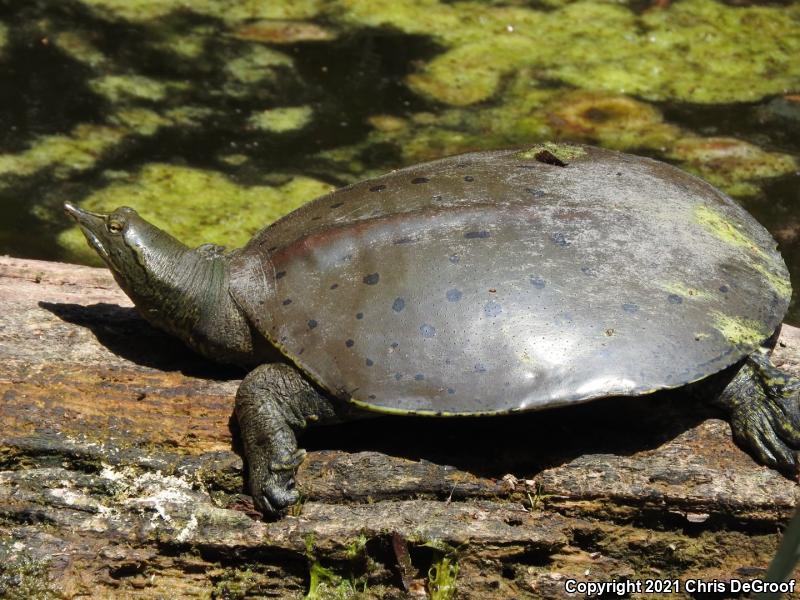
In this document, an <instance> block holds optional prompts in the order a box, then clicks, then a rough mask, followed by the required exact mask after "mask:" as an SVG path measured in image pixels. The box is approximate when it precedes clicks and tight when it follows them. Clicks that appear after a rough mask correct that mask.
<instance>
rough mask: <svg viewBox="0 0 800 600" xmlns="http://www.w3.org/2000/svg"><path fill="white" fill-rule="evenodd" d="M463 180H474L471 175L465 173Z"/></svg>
mask: <svg viewBox="0 0 800 600" xmlns="http://www.w3.org/2000/svg"><path fill="white" fill-rule="evenodd" d="M464 181H475V178H474V177H473V176H472V175H466V176H465V177H464Z"/></svg>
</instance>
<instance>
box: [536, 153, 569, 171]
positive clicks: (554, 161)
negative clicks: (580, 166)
mask: <svg viewBox="0 0 800 600" xmlns="http://www.w3.org/2000/svg"><path fill="white" fill-rule="evenodd" d="M533 157H534V158H535V159H536V160H538V161H539V162H540V163H544V164H546V165H553V166H555V167H566V166H567V163H565V162H564V161H563V160H561V159H560V158H558V157H557V156H556V155H555V154H553V153H552V152H550V151H549V150H541V151H539V152H537V153H536V154H535V155H534V156H533Z"/></svg>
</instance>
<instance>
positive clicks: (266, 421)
mask: <svg viewBox="0 0 800 600" xmlns="http://www.w3.org/2000/svg"><path fill="white" fill-rule="evenodd" d="M236 417H237V419H238V420H239V428H240V430H241V433H242V441H243V443H244V455H245V460H246V462H247V468H248V479H249V491H250V494H251V495H252V496H253V501H254V503H255V505H256V507H257V508H258V509H259V510H260V511H261V512H262V513H264V514H265V515H267V516H275V515H278V514H279V513H280V512H281V510H283V509H284V508H286V507H288V506H291V505H292V504H294V503H295V502H297V500H298V499H299V497H300V495H299V493H298V492H297V490H296V489H295V487H294V474H295V471H296V470H297V467H299V466H300V463H302V462H303V458H304V457H305V454H306V453H305V450H302V449H300V448H298V447H297V437H296V435H297V434H298V433H299V432H300V431H302V430H303V429H305V427H306V426H307V425H308V424H309V423H311V422H314V423H316V422H321V421H328V422H331V421H335V420H337V418H336V411H335V410H334V406H333V403H331V401H330V400H328V399H326V398H325V397H324V396H322V395H321V394H320V393H319V392H318V391H317V390H316V389H314V387H313V386H312V385H311V384H310V383H309V382H308V381H306V379H305V378H304V377H303V376H302V375H301V374H300V373H299V372H298V371H297V370H296V369H294V368H293V367H291V366H289V365H284V364H266V365H261V366H259V367H256V368H255V369H253V371H251V372H250V373H249V374H248V375H247V377H245V378H244V381H242V383H241V385H240V386H239V390H238V391H237V392H236Z"/></svg>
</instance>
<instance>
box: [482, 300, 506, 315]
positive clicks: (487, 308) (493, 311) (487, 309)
mask: <svg viewBox="0 0 800 600" xmlns="http://www.w3.org/2000/svg"><path fill="white" fill-rule="evenodd" d="M501 312H503V307H502V306H501V305H500V303H499V302H496V301H495V300H489V301H488V302H487V303H486V304H484V306H483V314H485V315H486V316H487V317H496V316H497V315H499V314H500V313H501Z"/></svg>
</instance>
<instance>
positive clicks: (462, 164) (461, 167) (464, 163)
mask: <svg viewBox="0 0 800 600" xmlns="http://www.w3.org/2000/svg"><path fill="white" fill-rule="evenodd" d="M468 166H469V163H468V162H460V163H458V164H457V165H456V167H458V168H459V169H463V168H464V167H468Z"/></svg>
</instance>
